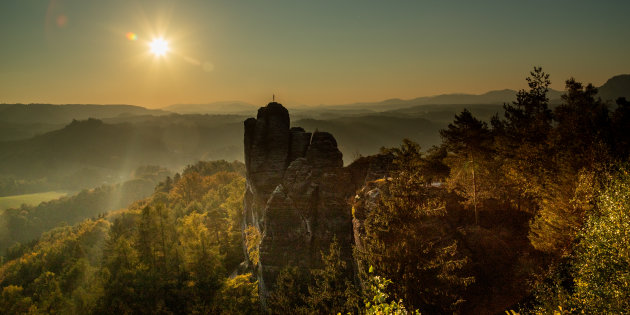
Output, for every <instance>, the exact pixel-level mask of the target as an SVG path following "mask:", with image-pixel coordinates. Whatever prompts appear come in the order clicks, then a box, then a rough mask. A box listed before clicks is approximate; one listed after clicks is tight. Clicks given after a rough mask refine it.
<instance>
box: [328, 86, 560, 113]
mask: <svg viewBox="0 0 630 315" xmlns="http://www.w3.org/2000/svg"><path fill="white" fill-rule="evenodd" d="M516 93H517V91H515V90H511V89H503V90H494V91H489V92H486V93H484V94H465V93H453V94H441V95H435V96H423V97H417V98H414V99H410V100H402V99H398V98H394V99H389V100H385V101H381V102H365V103H353V104H344V105H320V106H319V108H326V109H331V108H334V109H339V110H348V109H354V108H358V107H362V108H365V109H370V110H374V111H390V110H396V109H401V108H406V107H414V106H419V105H455V104H466V105H477V104H503V103H509V102H512V101H514V100H516ZM562 93H564V92H562V91H558V90H554V89H550V90H549V99H550V100H551V101H552V102H554V101H558V100H559V99H560V96H561V95H562Z"/></svg>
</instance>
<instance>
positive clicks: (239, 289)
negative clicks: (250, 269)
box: [215, 274, 262, 315]
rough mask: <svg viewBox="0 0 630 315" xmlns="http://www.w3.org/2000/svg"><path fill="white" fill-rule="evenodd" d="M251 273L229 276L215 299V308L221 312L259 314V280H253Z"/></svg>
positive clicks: (228, 313)
mask: <svg viewBox="0 0 630 315" xmlns="http://www.w3.org/2000/svg"><path fill="white" fill-rule="evenodd" d="M251 279H252V275H251V274H244V275H238V276H235V277H233V278H228V279H227V280H225V282H224V283H223V287H222V288H221V291H219V292H218V294H217V296H216V300H215V310H216V312H217V313H220V314H226V315H230V314H259V313H262V312H261V310H260V303H259V299H258V281H253V282H252V281H251Z"/></svg>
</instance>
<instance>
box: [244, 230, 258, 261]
mask: <svg viewBox="0 0 630 315" xmlns="http://www.w3.org/2000/svg"><path fill="white" fill-rule="evenodd" d="M244 233H245V246H246V247H247V254H248V256H249V257H248V258H249V261H250V262H251V263H252V265H254V266H256V265H258V261H259V259H260V249H259V248H258V247H259V246H260V242H261V241H262V237H261V235H260V231H258V229H257V228H256V227H255V226H252V225H250V226H248V227H247V228H246V229H245V232H244Z"/></svg>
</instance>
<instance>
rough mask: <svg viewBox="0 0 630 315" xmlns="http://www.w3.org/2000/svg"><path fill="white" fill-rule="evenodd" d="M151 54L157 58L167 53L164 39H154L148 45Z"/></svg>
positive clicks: (167, 49) (166, 44)
mask: <svg viewBox="0 0 630 315" xmlns="http://www.w3.org/2000/svg"><path fill="white" fill-rule="evenodd" d="M149 47H151V53H152V54H154V55H155V56H157V57H160V56H164V55H166V53H167V52H168V51H169V48H168V42H167V41H166V40H164V38H155V39H153V41H151V42H150V43H149Z"/></svg>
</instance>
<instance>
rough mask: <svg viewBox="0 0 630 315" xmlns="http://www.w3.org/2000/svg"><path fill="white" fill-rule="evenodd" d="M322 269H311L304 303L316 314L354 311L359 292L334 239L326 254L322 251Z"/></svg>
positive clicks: (357, 304)
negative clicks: (309, 282) (309, 283)
mask: <svg viewBox="0 0 630 315" xmlns="http://www.w3.org/2000/svg"><path fill="white" fill-rule="evenodd" d="M321 254H322V261H323V264H324V267H323V268H322V269H313V270H311V279H312V280H311V282H312V284H311V285H310V286H309V287H308V296H307V298H306V303H307V305H308V308H309V310H310V311H312V312H315V313H318V314H339V313H341V314H351V313H352V314H354V313H357V311H358V306H359V292H358V290H357V288H356V287H355V286H354V284H353V283H352V270H351V269H350V268H349V267H348V266H347V265H346V262H345V261H343V260H341V257H340V248H339V243H338V242H337V239H336V238H335V239H333V241H332V243H330V248H329V251H328V254H325V253H324V252H323V251H322V253H321Z"/></svg>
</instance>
